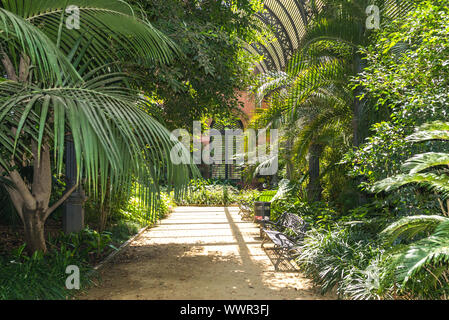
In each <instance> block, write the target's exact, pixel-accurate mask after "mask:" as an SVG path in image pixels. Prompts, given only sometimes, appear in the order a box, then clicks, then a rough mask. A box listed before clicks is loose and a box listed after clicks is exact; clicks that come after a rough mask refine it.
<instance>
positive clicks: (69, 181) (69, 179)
mask: <svg viewBox="0 0 449 320" xmlns="http://www.w3.org/2000/svg"><path fill="white" fill-rule="evenodd" d="M65 146H66V147H65V156H66V161H65V175H66V190H69V189H70V188H72V187H73V186H74V185H75V184H76V176H77V167H76V157H75V145H74V143H73V139H72V136H71V135H67V136H66V139H65ZM85 201H86V195H85V193H84V190H83V189H82V187H81V186H80V187H78V189H76V190H75V191H74V192H73V193H72V194H71V195H70V197H69V198H68V199H67V200H66V202H65V204H64V213H63V215H62V225H63V230H64V233H66V234H68V233H71V232H80V231H81V230H83V229H84V202H85Z"/></svg>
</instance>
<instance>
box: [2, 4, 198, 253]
mask: <svg viewBox="0 0 449 320" xmlns="http://www.w3.org/2000/svg"><path fill="white" fill-rule="evenodd" d="M70 4H71V5H72V6H76V7H77V9H78V10H79V13H80V15H79V19H80V28H79V29H76V28H74V29H68V28H66V23H65V20H66V18H67V17H68V15H70V13H67V11H66V9H67V1H65V0H59V1H58V0H51V1H46V0H24V1H23V0H20V1H19V0H3V1H2V5H1V8H0V17H1V19H0V51H1V52H0V55H1V62H2V65H3V69H4V74H6V78H5V79H2V81H1V82H0V145H1V154H0V173H1V174H2V175H3V176H4V177H5V179H7V180H8V181H9V182H11V183H12V184H13V185H14V187H8V186H7V190H8V193H9V196H10V198H11V200H12V202H13V204H14V206H15V208H16V211H17V213H18V215H19V216H20V218H21V220H22V222H23V224H24V229H25V239H26V242H27V245H28V249H29V250H30V251H31V252H34V251H37V250H41V251H44V252H45V251H46V244H45V238H44V224H45V221H46V219H47V218H48V217H49V216H50V214H51V213H52V212H54V210H55V209H56V208H57V207H58V206H60V205H61V204H62V203H63V202H64V201H65V200H66V199H67V198H68V197H69V196H70V194H71V193H72V192H73V191H74V190H75V189H76V188H77V187H78V185H79V184H80V183H82V179H85V182H86V184H87V185H88V186H91V189H92V190H93V192H98V190H95V186H97V185H98V184H99V182H102V183H100V185H101V186H106V185H107V183H106V181H107V180H109V181H110V182H111V185H112V186H113V191H114V190H119V189H120V188H122V187H123V185H126V184H129V183H130V181H131V180H132V179H133V178H136V179H138V181H139V182H141V183H142V184H144V185H145V186H147V187H148V189H149V191H148V192H147V193H146V194H145V196H147V197H146V198H147V199H149V200H151V199H152V200H154V199H155V197H156V195H157V192H158V190H159V187H158V182H159V179H160V177H161V176H162V175H166V177H167V180H168V181H169V182H171V183H173V184H174V185H176V186H182V185H184V184H186V183H187V181H188V177H189V170H188V167H186V166H182V165H173V164H172V163H171V161H169V160H170V158H169V157H170V150H171V148H172V146H173V144H174V142H172V141H171V140H170V134H169V132H168V131H167V130H166V129H165V128H164V127H163V126H162V125H161V124H160V123H158V122H157V121H156V120H155V119H154V118H152V117H151V116H149V114H148V113H147V112H146V111H145V110H146V109H148V103H147V102H146V100H145V99H143V98H142V97H141V95H140V94H139V92H138V91H136V90H135V89H133V87H132V86H131V85H130V84H131V83H132V82H133V79H132V77H131V76H130V75H129V74H126V69H124V68H123V67H122V64H120V63H119V62H121V61H133V62H136V63H142V64H145V63H166V62H168V61H169V60H170V59H171V57H172V56H173V55H174V54H176V49H175V46H174V45H173V44H172V43H171V41H170V40H168V39H167V38H166V37H165V36H163V35H162V34H161V33H160V32H159V31H157V30H156V29H154V28H153V27H152V26H151V24H150V23H149V22H147V21H146V20H145V19H144V18H143V16H139V15H138V14H137V12H136V11H134V10H133V8H132V7H131V6H129V5H128V4H127V3H126V2H125V1H120V0H107V1H105V0H90V1H83V0H73V1H70ZM67 132H70V133H71V135H72V138H73V142H74V146H75V150H76V163H77V167H78V179H77V184H76V185H75V186H73V187H72V188H71V189H70V190H68V191H67V193H66V194H64V195H63V196H62V197H61V198H60V199H59V200H58V201H56V202H55V203H52V204H50V195H51V190H52V170H53V169H56V170H57V171H58V172H59V173H60V172H61V171H62V167H63V152H64V138H65V135H66V133H67ZM28 166H30V167H32V168H33V174H32V177H31V178H30V177H26V176H24V175H23V174H21V172H22V170H21V169H22V168H24V167H28ZM103 194H104V192H103ZM153 203H154V201H153Z"/></svg>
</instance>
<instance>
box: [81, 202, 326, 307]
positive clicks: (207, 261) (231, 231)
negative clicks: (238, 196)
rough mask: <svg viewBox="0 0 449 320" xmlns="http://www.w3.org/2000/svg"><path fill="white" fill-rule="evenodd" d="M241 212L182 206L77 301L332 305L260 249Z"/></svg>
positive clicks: (107, 267) (255, 230)
mask: <svg viewBox="0 0 449 320" xmlns="http://www.w3.org/2000/svg"><path fill="white" fill-rule="evenodd" d="M238 211H239V210H238V208H235V207H229V208H209V207H208V208H204V207H178V208H176V209H175V211H174V212H173V213H172V214H171V215H170V216H169V217H168V218H167V219H164V220H163V221H162V222H161V223H160V224H158V225H157V226H155V227H154V228H151V229H150V230H147V231H146V232H144V233H143V234H142V235H141V236H140V237H138V238H137V239H136V240H135V241H133V242H132V243H131V244H130V246H129V247H128V248H126V249H125V250H124V251H123V252H121V253H120V254H119V255H117V256H116V257H115V258H114V259H113V260H112V261H111V262H110V263H108V264H107V265H105V266H104V267H103V268H102V269H101V271H100V282H99V283H98V284H97V285H95V286H93V287H92V288H91V289H90V290H89V291H88V292H86V293H84V294H82V295H81V296H79V297H78V298H79V299H114V300H119V299H150V300H166V299H170V300H171V299H173V300H177V299H183V300H184V299H186V300H202V299H214V300H235V299H242V300H249V299H261V300H264V299H271V300H282V299H289V300H290V299H329V298H331V297H329V296H322V295H320V294H319V293H318V290H317V289H316V288H313V286H312V285H311V283H310V281H309V280H307V279H305V278H304V277H303V276H302V275H301V274H300V273H298V272H297V271H296V270H295V268H294V266H293V265H291V264H290V263H289V262H287V261H284V262H283V263H281V266H280V271H277V272H275V271H274V267H273V262H274V261H275V259H276V258H277V256H276V255H275V253H274V251H273V250H271V249H270V248H269V247H270V245H268V246H267V249H265V250H264V249H262V248H261V246H260V243H261V239H260V238H259V229H258V226H257V225H256V224H254V223H252V222H247V221H242V220H241V218H240V216H239V215H238Z"/></svg>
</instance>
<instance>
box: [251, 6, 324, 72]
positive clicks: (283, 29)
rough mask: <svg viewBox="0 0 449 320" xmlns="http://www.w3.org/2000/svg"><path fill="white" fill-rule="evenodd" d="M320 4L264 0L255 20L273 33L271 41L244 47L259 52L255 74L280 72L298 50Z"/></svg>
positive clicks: (252, 51)
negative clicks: (259, 57) (261, 9)
mask: <svg viewBox="0 0 449 320" xmlns="http://www.w3.org/2000/svg"><path fill="white" fill-rule="evenodd" d="M320 7H321V4H320V1H316V0H315V1H313V0H265V1H264V11H263V12H259V13H258V14H257V17H258V19H260V21H261V22H262V23H263V24H264V25H266V26H268V27H269V28H270V29H271V31H272V32H273V36H274V38H275V39H274V41H270V42H268V43H266V44H264V45H263V44H259V43H258V44H251V45H250V46H248V48H247V50H248V51H249V52H251V53H255V54H258V55H262V56H263V57H264V59H263V60H262V61H261V62H260V63H259V64H258V65H256V72H257V73H266V72H268V71H281V70H284V69H285V66H286V65H287V63H288V61H289V59H290V58H291V57H292V55H293V54H294V52H295V51H296V50H297V49H298V46H299V43H300V40H301V39H302V37H303V36H304V34H305V33H306V26H307V24H308V23H309V22H310V20H311V18H312V16H313V14H314V12H317V10H319V9H320Z"/></svg>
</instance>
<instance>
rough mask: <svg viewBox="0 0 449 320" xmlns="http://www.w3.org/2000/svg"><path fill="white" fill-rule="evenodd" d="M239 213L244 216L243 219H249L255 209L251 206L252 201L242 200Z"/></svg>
mask: <svg viewBox="0 0 449 320" xmlns="http://www.w3.org/2000/svg"><path fill="white" fill-rule="evenodd" d="M239 209H240V211H239V214H240V215H241V216H242V219H248V218H250V217H251V215H252V213H253V211H254V209H253V207H252V206H251V203H250V202H245V201H242V202H240V203H239Z"/></svg>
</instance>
